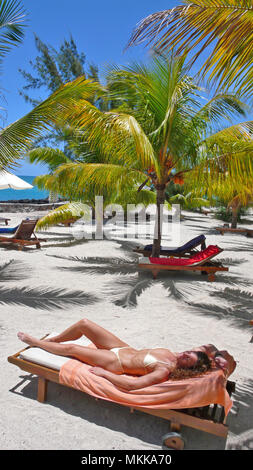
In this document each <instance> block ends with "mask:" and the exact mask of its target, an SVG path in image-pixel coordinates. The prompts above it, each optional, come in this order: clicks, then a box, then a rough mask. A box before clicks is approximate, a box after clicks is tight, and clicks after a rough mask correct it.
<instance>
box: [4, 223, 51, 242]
mask: <svg viewBox="0 0 253 470" xmlns="http://www.w3.org/2000/svg"><path fill="white" fill-rule="evenodd" d="M37 221H38V219H36V220H22V222H21V224H20V225H19V226H18V228H17V230H16V231H15V233H14V234H13V236H12V237H2V236H0V246H1V245H13V246H17V247H18V249H19V250H22V249H23V248H24V246H31V245H36V248H40V247H41V245H40V242H41V241H46V240H44V239H39V238H37V237H36V235H35V233H34V230H35V227H36V224H37Z"/></svg>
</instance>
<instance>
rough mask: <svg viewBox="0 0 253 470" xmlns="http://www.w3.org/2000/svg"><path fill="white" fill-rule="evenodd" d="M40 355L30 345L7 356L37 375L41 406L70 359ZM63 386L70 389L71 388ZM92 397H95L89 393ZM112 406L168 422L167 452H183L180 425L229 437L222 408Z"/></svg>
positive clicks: (232, 388) (228, 386) (229, 385)
mask: <svg viewBox="0 0 253 470" xmlns="http://www.w3.org/2000/svg"><path fill="white" fill-rule="evenodd" d="M45 337H48V335H46V336H44V338H45ZM44 338H42V339H44ZM78 341H80V340H78ZM32 350H35V353H34V352H33V353H32V354H31V353H30V354H29V352H30V351H32ZM27 352H28V354H27ZM43 353H44V355H43V360H42V361H41V359H39V353H38V348H30V346H28V347H26V348H25V349H22V350H21V351H19V352H18V353H16V354H14V355H12V356H9V357H8V362H9V363H11V364H14V365H16V366H18V367H19V368H20V369H21V370H24V371H26V372H28V373H30V374H32V375H35V376H38V388H37V400H38V401H39V402H40V403H43V402H45V401H46V399H47V387H48V383H50V382H54V383H57V384H61V385H63V384H62V383H61V382H60V369H61V367H62V365H63V364H64V361H65V363H66V361H68V360H69V358H66V357H63V356H61V357H60V356H55V355H53V354H50V353H47V352H45V351H43ZM33 354H35V356H33ZM31 358H32V359H31ZM28 379H29V376H28ZM63 386H68V387H71V386H70V385H63ZM71 388H75V387H71ZM226 391H227V393H228V395H229V397H231V396H232V393H234V391H235V383H234V382H231V381H229V380H227V382H226ZM82 393H85V392H82ZM86 393H88V392H86ZM91 396H94V395H92V394H91ZM95 399H96V400H98V399H102V400H103V399H104V397H103V395H101V396H100V397H99V398H98V397H95ZM110 401H113V400H110ZM115 403H117V404H118V405H119V404H121V405H122V406H127V407H128V408H129V410H130V413H133V412H134V411H135V410H136V411H137V410H138V411H141V412H143V413H147V414H150V415H153V416H156V417H159V418H163V419H165V420H167V421H169V422H170V429H169V430H170V432H169V433H168V434H166V435H164V436H162V445H163V447H164V448H167V449H168V448H169V449H175V450H182V449H183V448H184V446H185V440H184V437H183V435H182V434H181V426H188V427H191V428H193V429H198V430H200V431H203V432H207V433H210V434H213V435H216V436H219V437H221V438H223V439H226V437H227V434H228V426H227V424H226V415H225V410H224V408H223V406H222V405H217V404H212V403H210V405H206V406H202V407H195V408H190V407H189V408H187V409H180V408H179V409H168V408H166V409H159V408H157V407H154V408H152V407H150V406H148V407H145V406H136V405H134V406H132V405H130V404H128V405H127V404H124V403H119V402H116V401H115Z"/></svg>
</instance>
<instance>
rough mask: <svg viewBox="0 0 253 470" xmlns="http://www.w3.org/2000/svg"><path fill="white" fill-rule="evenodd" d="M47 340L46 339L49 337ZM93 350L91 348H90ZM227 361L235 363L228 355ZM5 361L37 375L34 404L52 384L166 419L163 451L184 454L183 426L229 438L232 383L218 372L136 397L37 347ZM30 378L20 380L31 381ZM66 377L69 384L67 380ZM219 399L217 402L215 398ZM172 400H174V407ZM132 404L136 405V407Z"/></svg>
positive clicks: (171, 383)
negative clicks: (174, 451)
mask: <svg viewBox="0 0 253 470" xmlns="http://www.w3.org/2000/svg"><path fill="white" fill-rule="evenodd" d="M52 335H53V336H54V335H55V333H52ZM45 337H48V335H46V336H44V338H45ZM81 341H82V342H83V345H84V344H85V341H86V346H89V344H88V343H87V341H88V340H87V339H86V338H81V339H79V340H77V341H76V342H78V344H81ZM91 347H95V346H94V345H91ZM230 358H231V359H232V360H233V358H232V356H230ZM8 362H9V363H11V364H14V365H16V366H17V367H19V368H20V369H21V370H23V371H26V372H28V373H29V374H31V376H34V375H35V376H37V377H38V388H37V400H38V401H39V402H40V403H43V402H45V401H46V399H47V388H48V384H49V383H50V382H54V383H57V384H61V385H63V386H67V387H70V388H74V389H76V390H79V391H81V392H83V393H86V394H88V395H90V396H92V397H94V398H95V399H96V400H98V399H101V400H104V401H109V402H112V403H116V404H117V405H122V406H126V407H127V408H129V410H130V413H133V412H134V411H135V410H136V411H137V410H138V411H141V412H143V413H147V414H150V415H153V416H156V417H159V418H163V419H165V420H167V421H169V422H170V432H169V433H167V434H166V435H164V436H162V439H161V440H162V445H163V447H164V448H166V449H168V448H169V449H175V450H182V449H183V448H184V446H185V440H184V437H183V435H182V433H181V426H188V427H191V428H193V429H198V430H201V431H203V432H207V433H210V434H213V435H216V436H219V437H221V438H223V439H226V437H227V434H228V426H227V424H226V418H227V415H228V413H229V411H230V409H231V407H232V403H233V402H232V400H231V396H232V393H233V392H234V391H235V384H234V382H231V381H229V380H226V379H225V378H224V376H223V372H222V371H221V370H214V371H212V372H211V373H210V375H206V376H202V377H198V378H196V377H195V378H194V379H185V380H184V381H183V383H182V381H181V382H180V383H179V384H178V385H177V383H176V382H175V381H171V382H169V381H167V382H165V383H163V387H162V389H161V387H160V385H159V384H158V385H157V386H152V391H151V392H149V390H150V387H149V388H148V387H146V389H142V392H141V393H140V391H138V394H137V395H134V394H132V393H131V394H129V393H128V392H124V391H120V390H118V389H117V388H116V389H115V387H114V386H113V387H111V391H110V386H109V382H108V381H107V380H106V379H104V378H102V377H98V376H94V374H92V373H90V372H89V368H90V366H88V365H87V364H84V363H81V362H80V361H77V360H72V359H69V358H67V357H63V356H57V355H54V354H50V353H48V352H46V351H42V350H41V349H39V348H31V347H30V346H28V347H26V348H25V349H22V350H21V351H19V352H18V353H16V354H14V355H12V356H9V357H8ZM234 367H235V366H233V367H232V369H231V371H230V374H231V373H232V372H233V370H234ZM31 376H28V377H27V378H26V377H24V378H23V382H26V381H27V379H28V380H29V378H31ZM64 377H65V378H64ZM70 377H71V380H69V378H70ZM84 384H85V385H84ZM82 385H84V387H82ZM19 386H20V383H19V384H18V385H17V386H16V387H14V388H13V389H12V392H15V389H16V388H18V387H19ZM156 387H157V388H156ZM148 389H149V390H148ZM164 390H165V392H164ZM145 393H146V394H145ZM164 393H165V395H164V402H163V403H162V405H158V404H157V403H155V399H156V394H158V395H159V400H160V396H161V394H162V395H163V394H164ZM198 394H200V395H201V398H200V399H199V401H198V404H199V403H200V404H201V406H195V404H196V399H195V397H196V395H198ZM218 396H219V398H217V397H218ZM136 397H137V398H136ZM171 397H174V399H175V401H174V406H173V405H172V402H171ZM189 397H190V398H189ZM212 399H213V400H214V401H212ZM172 400H173V398H172ZM209 400H210V401H209ZM136 401H137V403H140V404H139V405H137V404H136ZM186 402H187V403H188V405H187V408H186V407H181V406H180V403H186ZM175 403H176V404H175ZM202 405H203V406H202Z"/></svg>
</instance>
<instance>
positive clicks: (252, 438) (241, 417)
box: [227, 378, 253, 450]
mask: <svg viewBox="0 0 253 470" xmlns="http://www.w3.org/2000/svg"><path fill="white" fill-rule="evenodd" d="M252 390H253V379H251V378H248V379H245V380H244V381H240V383H238V384H236V389H235V393H234V394H233V402H234V406H233V408H232V410H231V413H230V414H229V416H228V421H227V424H228V426H229V429H230V430H231V432H232V433H233V435H234V436H235V437H234V436H233V439H232V442H231V443H230V444H229V445H228V450H245V449H251V450H252V449H253V425H252V423H253V394H252Z"/></svg>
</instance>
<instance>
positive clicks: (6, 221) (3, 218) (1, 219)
mask: <svg viewBox="0 0 253 470" xmlns="http://www.w3.org/2000/svg"><path fill="white" fill-rule="evenodd" d="M9 220H11V219H6V218H5V217H0V222H5V225H8V222H9Z"/></svg>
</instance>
